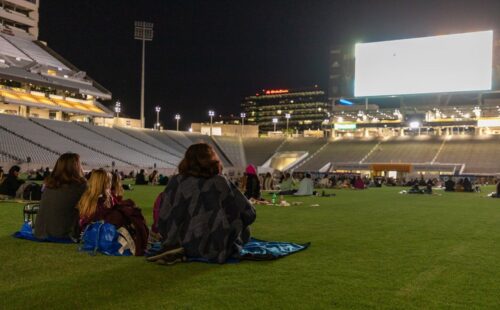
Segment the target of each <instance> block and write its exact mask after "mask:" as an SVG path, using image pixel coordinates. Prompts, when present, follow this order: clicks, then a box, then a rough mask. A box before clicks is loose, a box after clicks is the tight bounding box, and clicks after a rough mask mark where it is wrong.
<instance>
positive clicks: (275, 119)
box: [273, 117, 278, 132]
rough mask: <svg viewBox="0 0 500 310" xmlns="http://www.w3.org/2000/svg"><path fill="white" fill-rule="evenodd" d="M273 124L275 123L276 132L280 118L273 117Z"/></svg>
mask: <svg viewBox="0 0 500 310" xmlns="http://www.w3.org/2000/svg"><path fill="white" fill-rule="evenodd" d="M273 124H274V132H276V125H277V124H278V118H277V117H273Z"/></svg>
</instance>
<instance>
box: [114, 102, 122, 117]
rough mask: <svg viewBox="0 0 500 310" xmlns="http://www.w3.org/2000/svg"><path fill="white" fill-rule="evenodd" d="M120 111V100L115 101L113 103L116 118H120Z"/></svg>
mask: <svg viewBox="0 0 500 310" xmlns="http://www.w3.org/2000/svg"><path fill="white" fill-rule="evenodd" d="M121 111H122V104H121V102H120V101H116V103H115V112H116V118H120V112H121Z"/></svg>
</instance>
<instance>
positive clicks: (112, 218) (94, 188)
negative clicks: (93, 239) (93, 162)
mask: <svg viewBox="0 0 500 310" xmlns="http://www.w3.org/2000/svg"><path fill="white" fill-rule="evenodd" d="M112 179H113V176H112V174H111V173H109V172H107V171H106V170H104V169H97V170H93V171H92V173H91V174H90V178H89V181H88V186H87V190H86V191H85V193H83V195H82V197H81V198H80V201H79V202H78V205H77V208H78V212H79V214H80V227H81V229H82V231H83V230H84V229H85V227H86V226H87V225H89V224H91V223H92V222H96V221H104V222H106V223H109V224H113V225H114V226H115V227H116V229H118V230H120V229H122V228H124V229H126V230H127V232H128V234H129V235H130V236H131V238H132V239H133V243H134V244H133V246H132V244H130V245H129V246H130V249H131V251H132V253H133V254H134V255H136V256H141V255H143V254H144V251H145V249H146V246H147V240H148V228H147V226H146V221H145V220H144V217H143V216H142V212H141V209H139V208H137V207H136V206H135V203H134V202H133V201H132V200H129V199H127V200H121V199H120V200H118V199H116V197H115V196H114V195H113V193H112ZM132 249H133V250H132Z"/></svg>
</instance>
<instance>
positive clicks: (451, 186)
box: [444, 178, 455, 192]
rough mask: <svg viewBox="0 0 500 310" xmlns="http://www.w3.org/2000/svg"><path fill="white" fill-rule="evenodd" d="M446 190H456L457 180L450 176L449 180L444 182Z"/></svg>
mask: <svg viewBox="0 0 500 310" xmlns="http://www.w3.org/2000/svg"><path fill="white" fill-rule="evenodd" d="M444 190H445V192H454V191H455V182H454V181H453V180H452V179H451V178H448V180H446V182H444Z"/></svg>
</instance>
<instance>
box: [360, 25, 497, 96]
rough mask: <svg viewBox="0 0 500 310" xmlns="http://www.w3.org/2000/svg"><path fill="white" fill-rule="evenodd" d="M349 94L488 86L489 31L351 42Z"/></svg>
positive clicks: (483, 88) (487, 87)
mask: <svg viewBox="0 0 500 310" xmlns="http://www.w3.org/2000/svg"><path fill="white" fill-rule="evenodd" d="M355 56H356V66H355V80H354V95H355V96H357V97H364V96H386V95H402V94H422V93H440V92H455V91H475V90H490V89H491V86H492V69H493V65H492V61H493V31H481V32H470V33H461V34H453V35H443V36H435V37H425V38H416V39H406V40H395V41H385V42H374V43H359V44H356V50H355Z"/></svg>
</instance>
